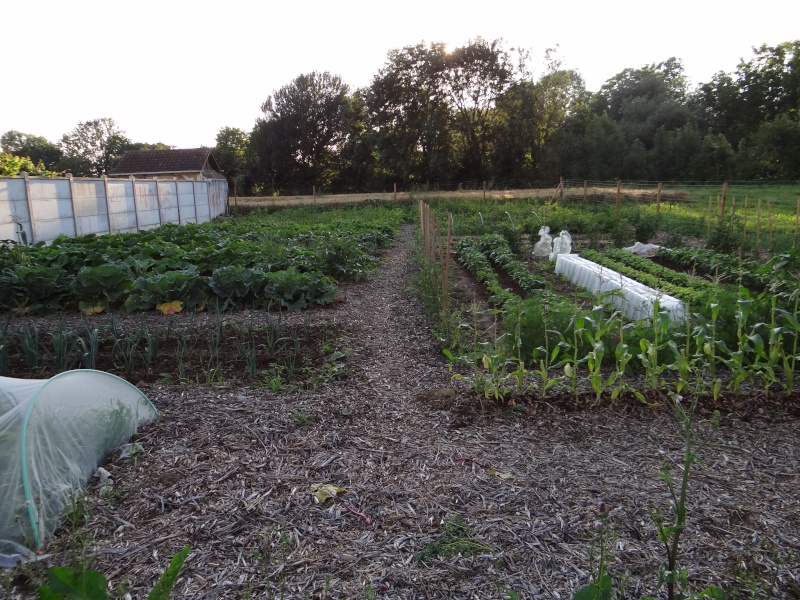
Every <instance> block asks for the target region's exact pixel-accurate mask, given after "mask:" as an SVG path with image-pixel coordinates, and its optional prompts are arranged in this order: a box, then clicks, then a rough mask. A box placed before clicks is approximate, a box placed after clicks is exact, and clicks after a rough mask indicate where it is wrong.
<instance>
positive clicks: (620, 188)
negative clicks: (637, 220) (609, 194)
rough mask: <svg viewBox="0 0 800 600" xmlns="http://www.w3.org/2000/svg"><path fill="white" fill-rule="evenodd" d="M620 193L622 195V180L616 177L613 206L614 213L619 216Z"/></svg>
mask: <svg viewBox="0 0 800 600" xmlns="http://www.w3.org/2000/svg"><path fill="white" fill-rule="evenodd" d="M621 195H622V181H621V180H619V179H617V202H616V205H615V206H614V215H615V216H617V217H619V203H620V197H621Z"/></svg>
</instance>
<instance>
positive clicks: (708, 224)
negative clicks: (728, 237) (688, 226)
mask: <svg viewBox="0 0 800 600" xmlns="http://www.w3.org/2000/svg"><path fill="white" fill-rule="evenodd" d="M711 219H712V216H711V196H709V197H708V211H707V212H706V239H709V238H710V237H711Z"/></svg>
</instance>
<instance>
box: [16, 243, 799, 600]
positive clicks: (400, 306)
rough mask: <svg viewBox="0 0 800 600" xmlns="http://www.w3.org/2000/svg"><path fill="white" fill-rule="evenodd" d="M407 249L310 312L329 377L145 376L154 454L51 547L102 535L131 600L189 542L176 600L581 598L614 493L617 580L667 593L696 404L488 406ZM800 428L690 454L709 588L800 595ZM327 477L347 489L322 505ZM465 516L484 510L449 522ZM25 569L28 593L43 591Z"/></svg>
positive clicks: (626, 586)
mask: <svg viewBox="0 0 800 600" xmlns="http://www.w3.org/2000/svg"><path fill="white" fill-rule="evenodd" d="M387 258H388V260H387V262H386V264H385V265H383V266H382V267H381V269H380V270H379V272H378V273H377V274H376V275H375V276H374V277H373V278H372V279H371V280H370V281H368V282H366V283H360V284H354V285H352V286H349V287H347V288H345V289H344V292H345V295H346V300H345V301H344V302H341V303H339V304H337V305H336V306H335V307H332V308H327V309H319V310H315V311H312V312H310V313H302V314H299V315H293V316H291V317H290V318H292V319H306V320H308V321H309V322H313V321H314V320H315V319H319V320H325V321H327V322H328V323H331V324H333V325H335V326H336V327H338V328H340V329H341V330H343V331H344V332H345V335H346V340H345V341H344V342H342V345H343V346H344V347H342V348H339V349H340V350H344V349H345V348H348V347H349V348H350V349H352V355H351V356H350V358H349V359H348V360H347V364H348V372H347V373H346V374H345V376H343V377H340V378H338V379H334V380H331V381H329V382H328V383H325V384H324V385H322V386H321V387H320V388H319V389H317V390H316V391H315V392H313V393H300V392H282V393H278V394H275V393H271V392H269V391H268V390H267V389H266V388H263V387H240V386H236V385H225V384H220V385H215V386H213V387H204V386H197V387H185V386H184V387H182V386H178V385H157V384H148V385H145V386H143V388H144V391H145V392H146V393H147V394H148V396H149V397H150V399H151V400H152V401H153V402H154V403H155V405H156V406H157V407H158V408H159V409H160V410H161V411H162V412H163V413H164V416H163V418H162V419H161V420H160V421H159V422H157V423H155V424H153V425H151V426H149V427H147V428H146V429H145V430H144V431H143V432H142V433H141V436H140V438H139V439H138V442H139V443H140V444H142V445H143V447H144V452H143V453H141V454H139V455H138V456H136V457H134V458H133V459H126V460H120V459H113V458H112V460H111V461H110V462H109V463H108V464H106V465H105V468H106V469H108V470H109V471H110V472H111V473H112V475H113V477H114V479H115V489H114V492H113V493H112V494H111V496H110V497H107V498H104V497H101V496H100V493H99V486H98V484H97V482H96V481H94V482H92V484H91V485H90V488H89V501H90V507H89V511H88V519H87V522H86V523H85V524H84V525H82V526H81V527H79V528H78V529H77V530H76V531H74V532H68V531H62V532H61V534H60V535H59V536H58V537H57V539H56V540H55V542H54V544H53V545H52V546H51V547H50V548H48V549H47V551H48V552H51V553H52V556H51V557H50V558H49V559H48V560H47V561H46V562H47V563H48V564H68V563H69V562H70V561H71V560H72V558H73V556H72V554H71V551H70V550H69V549H68V546H69V540H70V539H72V540H73V546H74V545H75V544H74V541H75V540H76V539H77V540H79V541H80V540H81V539H83V540H85V541H86V542H87V548H86V552H87V553H88V557H89V564H90V565H91V566H92V567H93V568H95V569H97V570H99V571H101V572H102V573H103V574H104V575H106V576H107V577H108V579H109V580H110V585H111V587H112V590H113V591H115V592H116V593H117V594H118V595H120V596H124V595H125V594H126V593H128V594H130V596H131V597H132V598H144V597H145V596H146V594H147V591H149V589H150V587H151V586H152V585H153V583H154V582H155V581H156V579H157V578H158V576H159V574H160V572H162V571H163V570H164V569H165V568H166V566H167V565H168V563H169V559H170V557H171V556H172V555H173V554H175V553H176V552H177V551H178V550H180V549H181V548H182V547H183V546H185V545H187V544H189V545H191V547H192V550H191V553H190V554H189V557H188V559H187V561H186V563H185V565H184V567H183V570H182V571H181V574H180V577H179V579H178V581H177V584H176V586H175V589H174V592H173V597H176V598H244V597H253V598H256V597H257V598H262V597H281V598H365V597H366V598H377V597H381V598H383V597H385V598H481V599H483V598H508V597H509V596H508V594H507V590H513V591H515V592H516V593H517V594H519V596H520V597H521V598H569V597H571V595H572V593H573V592H574V591H575V590H576V589H577V588H579V587H580V586H582V585H585V584H586V583H587V582H589V581H590V578H591V577H592V574H593V573H594V568H595V567H596V559H595V562H594V566H593V564H591V563H590V560H589V554H590V551H591V550H592V549H593V548H594V549H595V550H596V549H597V542H598V534H597V531H596V529H595V523H596V522H597V521H598V520H599V519H600V518H601V516H602V515H601V514H600V508H599V507H598V503H599V502H603V503H604V506H603V508H604V509H605V511H606V515H607V516H606V522H607V527H608V530H609V535H608V536H607V540H608V570H609V571H610V573H611V575H612V576H613V578H614V582H615V586H616V587H617V588H618V589H621V590H624V596H625V597H637V598H638V597H641V596H643V595H645V594H651V593H654V592H655V590H656V585H657V579H658V569H659V565H660V564H661V563H662V561H664V560H665V552H664V547H663V544H662V543H661V542H659V541H658V539H657V535H656V530H655V528H654V525H653V521H652V518H651V514H652V513H653V512H654V511H661V512H662V513H663V514H664V515H665V518H667V520H668V521H669V519H670V518H671V516H670V512H669V497H668V490H667V487H666V485H665V484H664V482H662V481H661V480H660V479H659V476H658V471H659V469H660V467H661V466H662V463H664V462H665V461H668V462H671V463H673V465H674V468H673V474H674V477H675V478H676V479H677V480H680V475H681V472H682V471H681V466H680V460H681V456H682V452H683V442H682V432H681V428H680V425H679V423H678V422H677V420H676V418H675V417H674V416H673V415H672V413H670V412H669V411H668V410H667V409H665V408H647V407H644V406H637V405H634V404H630V403H629V404H618V405H615V406H600V407H594V408H591V407H575V406H572V407H570V406H569V405H555V404H548V403H547V402H544V401H537V402H535V403H534V404H533V405H532V406H526V407H524V409H523V410H505V411H499V410H494V411H481V410H480V407H479V404H478V403H477V401H476V400H475V399H474V397H472V396H471V395H470V394H469V393H468V390H467V389H466V388H464V387H459V386H458V385H455V384H454V383H452V382H451V374H450V373H449V372H448V369H447V366H446V363H445V361H444V360H443V359H442V357H441V354H440V353H439V352H438V351H437V349H436V346H435V342H434V339H433V335H432V333H431V331H430V328H429V325H428V323H427V322H426V320H425V318H424V317H423V314H422V308H421V306H420V304H419V302H418V301H417V300H416V299H415V298H414V295H413V292H412V291H411V290H410V280H411V277H412V275H413V270H414V268H413V264H412V262H411V260H410V231H409V230H405V231H404V233H403V236H402V238H401V240H400V241H399V242H398V245H397V247H396V248H394V249H393V250H392V251H391V253H390V254H389V255H388V256H387ZM704 431H706V428H705V427H704V426H701V427H700V432H701V433H702V432H704ZM798 439H800V424H799V423H798V421H797V420H796V418H794V417H792V416H791V415H788V414H786V413H783V412H781V411H780V410H776V409H775V407H768V408H763V407H759V406H755V407H753V406H751V407H750V408H749V409H748V410H747V411H738V412H735V413H732V414H726V415H723V420H722V425H721V427H720V429H719V430H718V432H717V433H716V434H715V437H714V440H715V443H714V445H712V446H709V447H706V448H704V449H703V450H702V451H701V454H700V458H701V462H700V463H699V464H697V465H695V467H694V470H693V472H692V478H691V485H690V490H689V493H690V502H689V518H688V527H687V530H686V532H685V535H684V538H683V543H682V546H681V556H680V558H681V563H682V564H683V565H684V566H686V567H687V568H688V569H689V572H690V581H691V583H692V585H693V586H694V589H696V590H697V589H702V587H703V586H706V585H708V584H710V583H716V584H719V585H722V586H724V587H726V588H728V589H732V588H736V589H744V587H745V586H746V585H748V584H750V583H757V582H759V581H760V582H762V583H761V585H762V589H766V586H773V587H772V591H773V593H774V595H775V597H782V598H792V597H794V598H797V597H800V567H799V566H798V565H799V564H800V448H798ZM326 483H330V484H333V485H334V486H338V487H341V488H344V491H342V492H340V493H339V494H338V496H337V498H336V499H335V500H333V499H328V500H326V501H325V502H322V503H317V502H315V499H314V495H313V494H312V492H311V490H310V486H311V485H312V484H326ZM454 517H459V518H460V519H462V520H463V522H464V523H465V524H466V527H462V528H460V529H458V528H457V533H459V535H457V536H455V537H450V538H448V537H447V536H446V535H445V532H446V531H452V530H453V526H454V524H457V523H458V521H456V520H454ZM436 542H438V545H432V544H435V543H436ZM447 542H449V543H450V546H446V544H445V543H447ZM448 550H454V551H456V553H455V554H453V555H450V556H447V554H448ZM437 551H438V552H441V553H442V555H440V556H437V555H436V554H437ZM72 552H73V553H74V551H72ZM23 580H24V577H21V576H20V577H17V578H16V579H15V582H16V584H15V585H14V586H13V589H8V590H6V591H5V593H7V594H8V597H12V598H17V597H20V598H21V597H33V596H34V595H35V593H34V592H33V591H26V588H25V587H24V585H23ZM656 595H657V596H659V595H660V596H662V597H663V596H664V591H663V590H661V591H660V592H657V593H656Z"/></svg>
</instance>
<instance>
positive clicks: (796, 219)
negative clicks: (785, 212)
mask: <svg viewBox="0 0 800 600" xmlns="http://www.w3.org/2000/svg"><path fill="white" fill-rule="evenodd" d="M798 223H800V197H799V198H797V213H796V214H795V217H794V247H795V248H797V224H798Z"/></svg>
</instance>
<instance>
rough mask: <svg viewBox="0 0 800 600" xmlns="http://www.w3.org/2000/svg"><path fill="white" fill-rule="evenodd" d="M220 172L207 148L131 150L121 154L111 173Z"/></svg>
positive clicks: (215, 160) (217, 164)
mask: <svg viewBox="0 0 800 600" xmlns="http://www.w3.org/2000/svg"><path fill="white" fill-rule="evenodd" d="M201 171H202V172H204V173H207V172H209V171H210V172H215V173H216V174H220V173H222V169H221V168H220V166H219V163H218V162H217V159H215V158H214V155H213V154H211V150H209V149H208V148H185V149H180V150H132V151H130V152H126V153H125V154H123V155H122V158H121V159H120V161H119V162H118V163H117V165H116V166H115V167H114V168H113V169H111V175H157V174H158V173H197V172H201Z"/></svg>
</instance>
